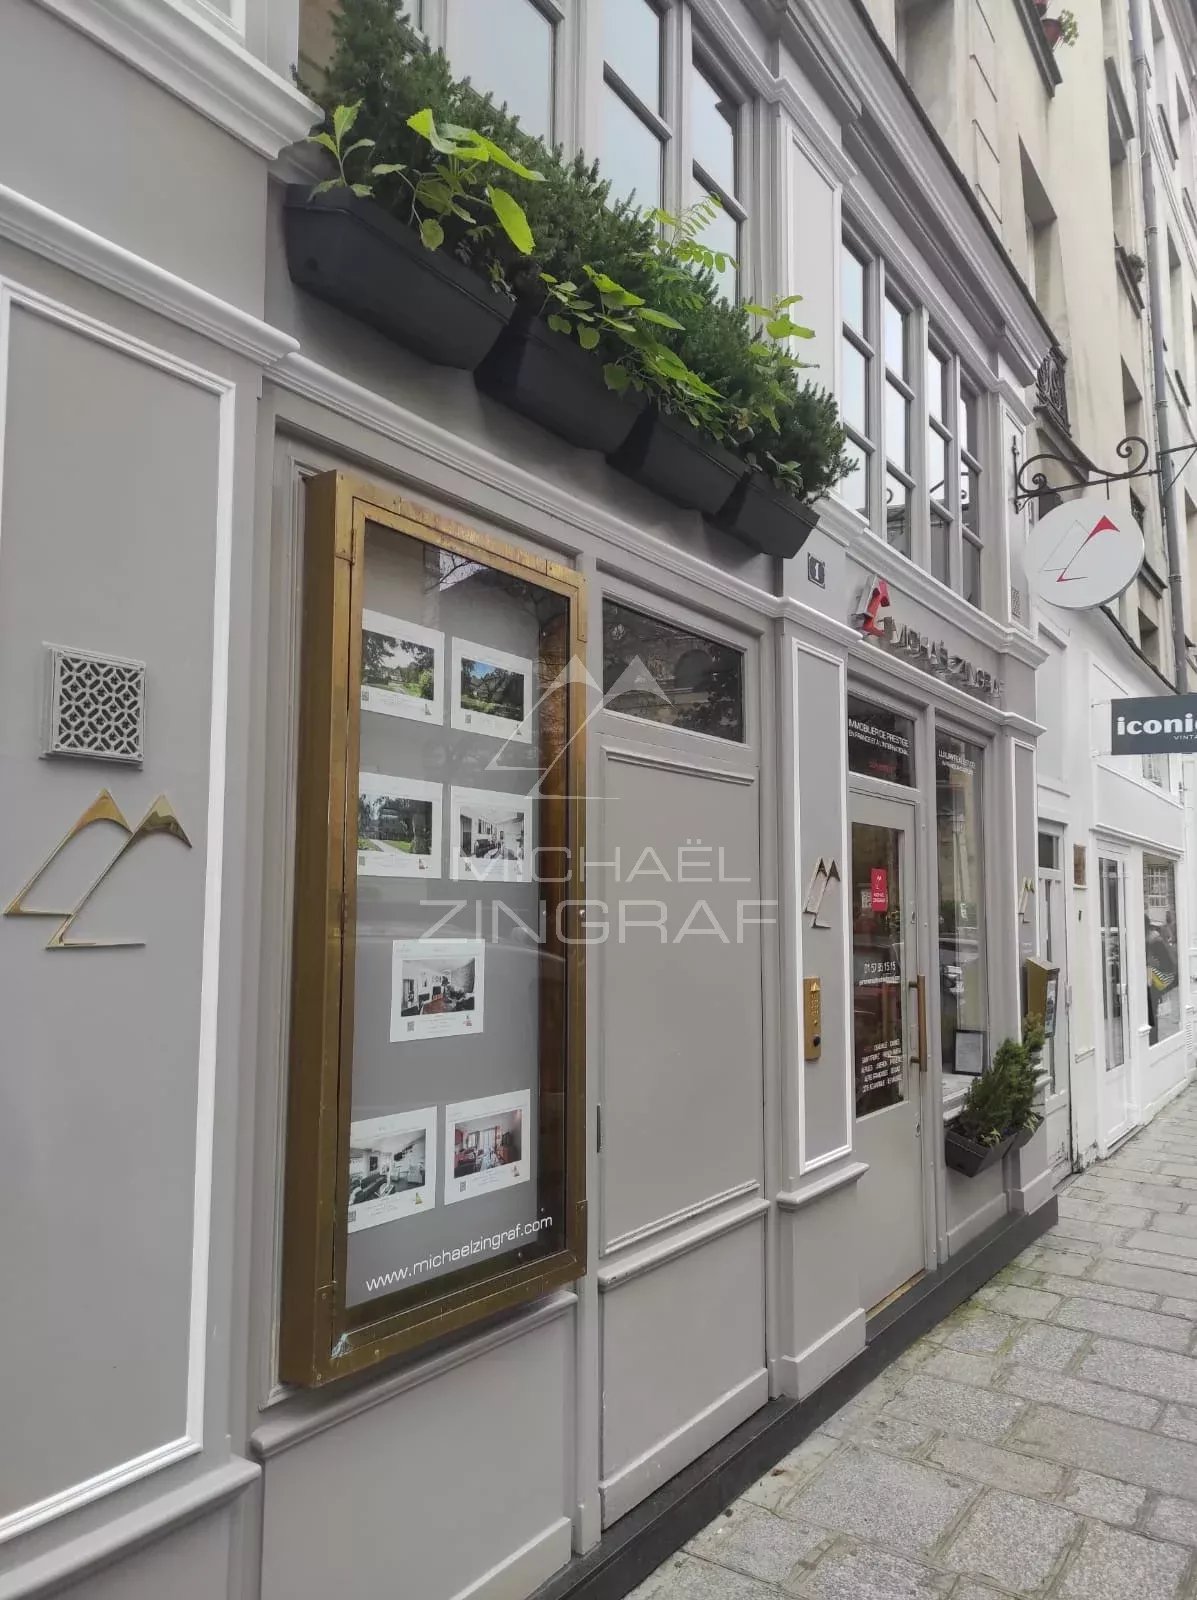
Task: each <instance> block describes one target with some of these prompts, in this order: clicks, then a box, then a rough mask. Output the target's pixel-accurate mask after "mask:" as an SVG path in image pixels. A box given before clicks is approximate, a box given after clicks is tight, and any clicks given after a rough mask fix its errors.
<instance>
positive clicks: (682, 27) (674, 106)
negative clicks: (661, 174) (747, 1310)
mask: <svg viewBox="0 0 1197 1600" xmlns="http://www.w3.org/2000/svg"><path fill="white" fill-rule="evenodd" d="M664 34H665V41H664V51H665V120H666V122H667V123H668V124H669V126H670V127H671V128H672V129H673V138H672V139H671V140H670V142H669V145H668V146H667V148H666V151H665V209H666V210H667V211H672V212H673V213H674V215H675V216H680V215H681V214H682V212H683V211H684V210H685V209H686V207H687V206H688V205H689V204H690V187H691V182H692V174H693V171H694V138H693V134H692V132H691V128H690V117H691V113H690V60H691V57H692V56H693V54H694V22H693V19H692V17H691V15H690V8H689V6H686V5H681V4H677V5H672V6H670V8H669V10H668V12H667V13H666V15H665V28H664Z"/></svg>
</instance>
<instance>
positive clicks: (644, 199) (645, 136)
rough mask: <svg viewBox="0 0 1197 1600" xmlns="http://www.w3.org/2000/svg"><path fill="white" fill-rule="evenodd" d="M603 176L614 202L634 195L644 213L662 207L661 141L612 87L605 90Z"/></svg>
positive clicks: (605, 87) (608, 85)
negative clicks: (607, 182) (608, 182)
mask: <svg viewBox="0 0 1197 1600" xmlns="http://www.w3.org/2000/svg"><path fill="white" fill-rule="evenodd" d="M602 175H603V177H604V178H609V179H610V181H611V194H610V201H611V203H612V204H614V203H615V202H616V201H618V200H626V199H628V197H629V196H630V195H634V198H635V203H636V205H637V206H638V207H640V209H641V210H645V211H652V210H654V209H655V208H656V207H659V206H660V204H661V141H660V140H659V139H658V138H657V136H656V134H655V133H654V132H653V131H652V129H651V128H650V127H649V126H648V124H647V123H646V122H642V121H641V120H640V118H639V117H638V116H637V115H636V113H635V112H634V111H633V110H632V108H631V107H630V106H629V105H627V104H626V102H625V101H624V99H623V97H622V96H621V95H620V94H619V93H618V91H617V90H615V89H613V88H612V87H611V85H610V84H606V85H605V86H604V88H603V164H602Z"/></svg>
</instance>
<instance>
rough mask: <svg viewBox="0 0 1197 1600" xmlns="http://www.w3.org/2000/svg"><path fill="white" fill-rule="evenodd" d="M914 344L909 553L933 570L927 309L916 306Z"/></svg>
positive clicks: (912, 315)
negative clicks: (928, 435)
mask: <svg viewBox="0 0 1197 1600" xmlns="http://www.w3.org/2000/svg"><path fill="white" fill-rule="evenodd" d="M910 322H911V338H912V343H913V346H914V349H913V361H914V373H913V377H914V382H913V384H912V385H911V387H912V388H913V390H914V401H913V403H912V404H911V407H910V437H911V447H910V469H911V476H912V477H913V478H914V495H913V501H914V504H913V507H912V510H911V526H910V555H911V559H912V560H913V562H914V563H915V565H916V566H919V567H922V568H923V570H924V571H925V572H929V571H930V570H931V499H930V488H931V485H930V484H929V483H928V481H927V409H928V408H927V336H928V330H929V323H928V317H927V312H926V308H925V307H923V306H921V305H916V306H915V307H914V309H913V311H912V312H911V313H910Z"/></svg>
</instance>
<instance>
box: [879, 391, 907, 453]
mask: <svg viewBox="0 0 1197 1600" xmlns="http://www.w3.org/2000/svg"><path fill="white" fill-rule="evenodd" d="M909 415H910V403H909V401H908V400H907V398H906V396H905V395H904V394H903V393H902V391H901V389H899V388H897V387H896V385H894V384H892V383H888V382H887V383H886V385H885V453H886V455H887V456H888V457H889V459H890V460H891V461H892V462H893V463H894V464H895V465H896V466H899V467H906V468H909V466H910V444H909V439H908V428H907V422H908V418H909Z"/></svg>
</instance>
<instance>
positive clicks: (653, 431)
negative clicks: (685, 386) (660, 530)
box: [610, 407, 745, 517]
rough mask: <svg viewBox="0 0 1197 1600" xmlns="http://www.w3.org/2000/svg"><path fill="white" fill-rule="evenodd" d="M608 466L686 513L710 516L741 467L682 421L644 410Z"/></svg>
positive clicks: (740, 473) (728, 494) (719, 506)
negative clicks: (682, 508) (681, 508)
mask: <svg viewBox="0 0 1197 1600" xmlns="http://www.w3.org/2000/svg"><path fill="white" fill-rule="evenodd" d="M610 461H611V465H612V466H613V467H615V468H617V469H618V471H620V472H622V473H624V474H625V475H626V476H627V477H629V478H632V479H633V480H634V481H635V482H636V483H639V484H642V485H643V486H644V487H645V488H646V489H651V490H653V492H654V493H655V494H659V495H660V496H661V497H662V498H663V499H665V500H672V501H673V503H674V505H675V506H683V507H684V508H685V509H686V510H687V511H701V512H702V514H703V516H706V517H713V516H714V515H715V513H716V512H717V511H720V510H721V509H722V508H723V507H724V506H725V505H726V504H727V502H728V500H729V499H730V498H731V493H732V490H733V489H734V488H735V487H736V485H737V483H738V482H739V481H740V479H741V478H742V477H743V476H744V470H745V469H744V463H743V462H742V461H741V460H740V458H739V457H738V456H734V455H733V454H732V453H731V451H730V450H725V449H724V448H723V446H722V445H721V444H717V443H716V442H715V440H714V439H709V438H708V437H707V436H706V434H704V433H700V432H699V430H698V429H697V428H695V427H693V426H692V425H691V424H690V423H688V422H686V421H684V420H683V419H682V418H681V417H668V416H666V415H665V414H664V412H661V411H656V410H654V409H653V408H651V407H650V408H649V409H648V410H646V411H644V412H643V413H642V414H641V416H640V418H639V420H638V421H637V423H636V426H635V427H634V428H633V429H632V432H631V434H630V436H629V438H628V440H627V443H626V444H624V445H623V447H622V448H621V449H619V450H617V451H615V453H614V454H613V455H612V456H611V457H610Z"/></svg>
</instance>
